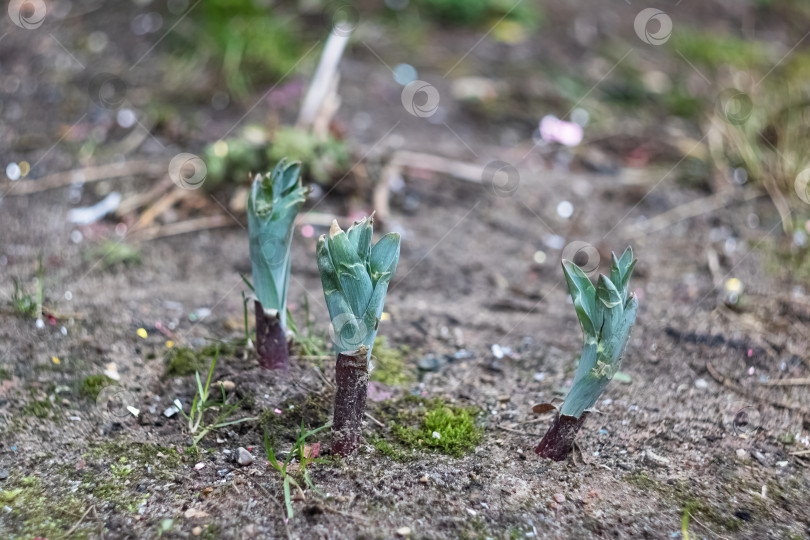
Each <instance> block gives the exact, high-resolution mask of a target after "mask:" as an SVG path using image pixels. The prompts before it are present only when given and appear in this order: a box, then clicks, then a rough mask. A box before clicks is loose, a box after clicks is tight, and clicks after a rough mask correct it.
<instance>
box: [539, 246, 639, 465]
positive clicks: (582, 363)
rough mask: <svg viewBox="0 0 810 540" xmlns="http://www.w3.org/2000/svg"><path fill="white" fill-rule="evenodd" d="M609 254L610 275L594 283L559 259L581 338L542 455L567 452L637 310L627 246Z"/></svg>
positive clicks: (617, 362)
mask: <svg viewBox="0 0 810 540" xmlns="http://www.w3.org/2000/svg"><path fill="white" fill-rule="evenodd" d="M612 257H613V262H612V264H611V266H610V277H608V276H606V275H604V274H600V275H599V279H598V280H597V283H596V286H595V287H594V285H593V283H591V280H590V279H589V278H588V276H587V275H586V274H585V272H583V271H582V269H581V268H579V267H578V266H577V265H576V264H574V263H572V262H571V261H566V260H563V272H564V273H565V280H566V282H567V283H568V292H569V293H570V294H571V299H572V300H573V302H574V309H575V310H576V312H577V318H578V319H579V324H580V326H581V327H582V333H583V337H584V343H583V346H582V353H581V354H580V358H579V365H578V366H577V370H576V373H575V374H574V384H573V386H572V387H571V391H570V392H569V393H568V395H567V396H566V398H565V401H564V402H563V404H562V407H561V408H560V411H559V414H558V415H557V417H556V419H555V422H554V425H552V427H551V429H549V431H548V432H547V433H546V435H545V437H543V440H542V441H540V444H539V445H538V446H537V449H536V450H535V451H536V452H537V453H538V454H540V455H542V456H543V457H550V458H552V459H556V460H561V459H564V458H565V456H566V455H568V453H570V451H571V448H572V447H573V442H574V436H575V435H576V432H577V431H578V430H579V428H580V427H581V426H582V422H583V421H584V419H585V415H584V414H583V413H585V412H586V410H587V409H590V408H591V407H593V405H594V404H595V403H596V400H597V399H599V395H600V394H601V393H602V391H603V390H604V389H605V387H606V386H607V385H608V383H609V382H610V381H611V380H612V379H613V377H614V376H615V375H616V373H617V372H618V371H619V369H620V367H621V363H622V356H623V355H624V351H625V348H626V347H627V341H628V339H629V337H630V330H631V328H632V327H633V323H634V322H635V320H636V310H637V309H638V299H636V297H635V296H634V295H633V293H632V292H630V293H628V286H629V283H630V276H631V275H632V273H633V268H634V267H635V265H636V259H634V258H633V250H632V248H629V247H628V248H627V249H626V250H625V252H624V253H623V254H622V256H621V257H618V258H617V257H616V255H615V254H613V256H612Z"/></svg>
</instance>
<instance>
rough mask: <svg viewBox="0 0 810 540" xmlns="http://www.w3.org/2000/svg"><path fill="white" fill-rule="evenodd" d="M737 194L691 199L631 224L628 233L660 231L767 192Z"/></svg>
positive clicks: (750, 191)
mask: <svg viewBox="0 0 810 540" xmlns="http://www.w3.org/2000/svg"><path fill="white" fill-rule="evenodd" d="M735 195H736V194H735V193H733V192H726V191H722V192H720V193H715V194H714V195H710V196H708V197H703V198H701V199H697V200H694V201H690V202H688V203H686V204H682V205H680V206H676V207H675V208H672V209H671V210H667V211H666V212H664V213H663V214H659V215H657V216H655V217H654V218H651V219H648V220H647V221H644V222H642V223H639V224H636V225H633V226H631V227H630V228H629V230H628V233H629V234H630V236H631V237H638V236H642V235H645V234H650V233H653V232H656V231H660V230H661V229H665V228H667V227H669V226H671V225H674V224H675V223H678V222H680V221H683V220H685V219H689V218H693V217H697V216H700V215H703V214H708V213H709V212H713V211H715V210H719V209H720V208H725V207H726V206H729V205H730V204H733V203H736V202H747V201H751V200H754V199H758V198H759V197H764V196H765V195H766V194H765V193H762V192H760V191H757V190H746V191H745V192H744V193H743V196H742V198H741V199H740V198H738V197H736V196H735Z"/></svg>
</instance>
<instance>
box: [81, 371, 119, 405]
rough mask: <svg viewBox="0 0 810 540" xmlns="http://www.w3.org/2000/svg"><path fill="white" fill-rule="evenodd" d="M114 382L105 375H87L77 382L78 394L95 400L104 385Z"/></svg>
mask: <svg viewBox="0 0 810 540" xmlns="http://www.w3.org/2000/svg"><path fill="white" fill-rule="evenodd" d="M114 383H115V381H113V380H112V379H110V378H109V377H107V376H106V375H90V376H89V377H85V378H84V380H82V382H81V383H80V384H79V394H80V395H81V396H82V397H86V398H87V399H90V400H95V399H96V398H97V397H98V394H99V393H100V392H101V390H102V389H103V388H104V387H105V386H110V385H111V384H114Z"/></svg>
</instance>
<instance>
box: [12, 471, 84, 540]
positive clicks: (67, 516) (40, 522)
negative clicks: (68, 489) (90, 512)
mask: <svg viewBox="0 0 810 540" xmlns="http://www.w3.org/2000/svg"><path fill="white" fill-rule="evenodd" d="M3 487H4V489H3V491H0V505H2V506H7V507H9V508H11V511H10V512H8V513H6V511H4V512H3V513H4V516H5V517H4V518H3V522H4V526H3V529H4V531H5V533H4V537H5V538H34V537H40V538H51V539H57V538H66V537H67V536H66V533H67V531H68V530H70V528H71V527H72V526H73V525H74V524H76V523H77V522H78V521H79V518H81V516H82V515H83V514H84V512H85V510H86V509H87V507H88V506H89V505H87V504H86V503H85V502H83V501H82V500H81V499H80V497H79V496H78V495H76V494H72V493H71V494H66V495H64V496H60V497H54V496H53V495H52V494H49V493H48V492H47V491H46V489H45V488H44V487H43V482H42V480H40V479H39V478H37V477H33V476H26V477H23V478H19V479H16V480H14V479H10V480H9V484H8V485H6V486H3ZM94 528H95V526H93V525H92V524H91V523H89V522H86V523H83V524H79V525H77V527H76V528H75V529H74V531H73V532H72V534H71V536H70V538H87V537H88V536H89V534H90V533H91V531H92V530H93V529H94Z"/></svg>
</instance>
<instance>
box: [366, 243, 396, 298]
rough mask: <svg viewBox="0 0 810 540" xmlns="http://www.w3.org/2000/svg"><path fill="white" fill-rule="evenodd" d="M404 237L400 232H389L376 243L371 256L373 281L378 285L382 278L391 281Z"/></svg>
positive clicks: (370, 267)
mask: <svg viewBox="0 0 810 540" xmlns="http://www.w3.org/2000/svg"><path fill="white" fill-rule="evenodd" d="M401 240H402V238H401V237H400V235H399V233H388V234H386V235H385V236H383V237H382V238H380V240H379V241H378V242H377V243H376V244H375V245H374V247H373V248H372V249H371V256H370V257H369V270H370V271H371V281H372V282H373V283H374V285H375V286H376V285H377V283H378V282H379V281H380V280H383V281H386V282H388V281H390V280H391V276H393V275H394V272H396V270H397V263H398V262H399V246H400V243H401Z"/></svg>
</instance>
